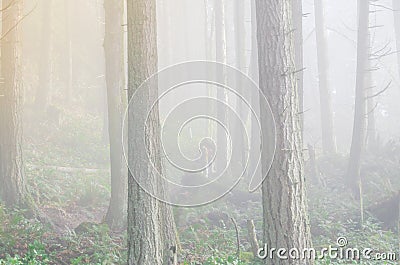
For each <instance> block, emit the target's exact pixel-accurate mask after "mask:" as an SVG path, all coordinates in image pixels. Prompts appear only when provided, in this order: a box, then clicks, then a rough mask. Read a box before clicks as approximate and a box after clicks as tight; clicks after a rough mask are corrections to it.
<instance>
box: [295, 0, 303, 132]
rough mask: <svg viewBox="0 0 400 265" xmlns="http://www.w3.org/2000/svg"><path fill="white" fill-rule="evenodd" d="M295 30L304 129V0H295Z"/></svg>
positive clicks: (297, 75)
mask: <svg viewBox="0 0 400 265" xmlns="http://www.w3.org/2000/svg"><path fill="white" fill-rule="evenodd" d="M292 15H293V30H294V54H295V65H296V77H297V88H298V89H297V90H298V91H299V113H300V115H301V120H300V125H301V130H302V132H303V129H304V113H303V112H304V85H303V83H304V62H303V3H302V0H293V12H292Z"/></svg>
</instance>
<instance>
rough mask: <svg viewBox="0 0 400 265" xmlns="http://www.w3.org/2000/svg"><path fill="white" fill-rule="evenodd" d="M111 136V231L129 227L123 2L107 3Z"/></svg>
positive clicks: (107, 77)
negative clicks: (124, 139) (124, 147)
mask: <svg viewBox="0 0 400 265" xmlns="http://www.w3.org/2000/svg"><path fill="white" fill-rule="evenodd" d="M104 10H105V37H104V52H105V60H106V84H107V107H108V133H109V139H110V162H111V200H110V205H109V208H108V212H107V215H106V217H105V221H106V222H107V224H108V225H109V226H110V227H121V226H122V225H123V224H124V223H125V221H124V220H125V217H126V214H125V209H126V202H125V199H126V195H127V194H126V193H127V191H126V179H125V178H126V177H125V176H124V175H123V174H124V170H123V166H124V163H123V153H122V112H123V104H122V95H123V94H122V93H123V91H124V73H125V71H124V34H123V28H122V24H123V2H121V1H119V2H115V1H114V0H105V1H104Z"/></svg>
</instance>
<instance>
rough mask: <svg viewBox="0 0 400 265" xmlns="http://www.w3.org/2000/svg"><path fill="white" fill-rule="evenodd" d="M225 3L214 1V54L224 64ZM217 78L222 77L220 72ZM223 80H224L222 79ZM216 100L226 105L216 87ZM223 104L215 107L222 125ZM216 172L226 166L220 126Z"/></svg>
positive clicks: (221, 90) (223, 93)
mask: <svg viewBox="0 0 400 265" xmlns="http://www.w3.org/2000/svg"><path fill="white" fill-rule="evenodd" d="M224 6H225V2H224V0H220V1H215V54H216V60H217V62H219V63H226V31H225V7H224ZM217 75H218V76H224V75H225V73H224V72H223V71H222V72H220V73H217ZM224 80H225V79H224ZM217 99H218V100H220V101H221V102H224V103H226V104H227V103H228V99H227V94H226V91H225V89H224V88H222V87H218V90H217ZM222 104H223V103H218V105H217V117H218V120H219V121H220V122H221V123H222V124H227V114H226V112H225V108H223V107H221V106H220V105H222ZM217 146H218V152H217V160H216V161H217V163H216V167H217V171H218V172H220V171H221V170H223V169H224V168H225V166H226V161H227V155H228V150H227V135H226V133H225V131H224V130H223V129H222V128H221V126H218V127H217Z"/></svg>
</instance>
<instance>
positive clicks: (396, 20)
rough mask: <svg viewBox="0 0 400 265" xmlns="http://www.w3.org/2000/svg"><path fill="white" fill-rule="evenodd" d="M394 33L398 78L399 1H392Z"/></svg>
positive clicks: (399, 59) (399, 49)
mask: <svg viewBox="0 0 400 265" xmlns="http://www.w3.org/2000/svg"><path fill="white" fill-rule="evenodd" d="M392 3H393V18H394V31H395V35H396V50H397V68H398V73H399V78H400V52H399V51H400V1H399V0H393V1H392Z"/></svg>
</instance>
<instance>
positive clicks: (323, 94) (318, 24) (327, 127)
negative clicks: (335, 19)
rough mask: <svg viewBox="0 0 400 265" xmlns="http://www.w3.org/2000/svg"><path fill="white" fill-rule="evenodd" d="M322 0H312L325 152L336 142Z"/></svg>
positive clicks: (330, 149) (333, 149) (333, 151)
mask: <svg viewBox="0 0 400 265" xmlns="http://www.w3.org/2000/svg"><path fill="white" fill-rule="evenodd" d="M323 1H324V0H314V8H315V33H316V38H317V56H318V76H319V95H320V103H319V104H320V110H321V129H322V149H323V151H324V153H325V154H329V153H335V152H336V142H335V136H334V132H333V131H334V129H333V111H332V99H331V94H332V92H331V89H330V87H329V78H328V70H329V63H328V51H327V45H326V36H325V21H324V7H323Z"/></svg>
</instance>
